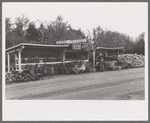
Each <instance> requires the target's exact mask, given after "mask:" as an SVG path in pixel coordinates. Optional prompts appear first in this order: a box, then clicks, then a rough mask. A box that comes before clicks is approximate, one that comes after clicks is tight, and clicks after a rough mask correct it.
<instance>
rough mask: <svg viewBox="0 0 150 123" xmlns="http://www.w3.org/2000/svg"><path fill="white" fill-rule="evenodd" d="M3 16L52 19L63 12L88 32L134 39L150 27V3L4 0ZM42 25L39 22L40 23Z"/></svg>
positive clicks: (48, 20) (42, 19) (69, 20)
mask: <svg viewBox="0 0 150 123" xmlns="http://www.w3.org/2000/svg"><path fill="white" fill-rule="evenodd" d="M2 7H3V10H2V11H3V12H2V13H3V17H4V18H5V17H10V18H11V22H14V20H15V18H16V17H20V16H21V15H23V14H24V15H26V16H27V17H28V18H29V19H30V21H37V20H38V19H39V20H40V21H41V22H45V21H46V22H50V21H54V20H56V18H57V16H58V15H62V17H63V18H64V21H68V24H71V26H72V28H74V29H79V28H80V29H81V30H82V31H83V32H84V33H85V34H86V35H87V34H88V30H89V31H90V32H91V34H92V30H93V28H97V27H98V26H100V27H101V28H102V29H103V30H111V31H117V32H120V33H123V34H126V35H129V36H130V37H132V38H133V39H135V38H136V37H138V36H139V35H140V34H141V33H142V32H145V31H147V28H148V4H147V3H146V2H145V3H144V2H139V3H138V2H137V3H136V2H134V3H132V2H129V3H128V2H125V3H123V2H120V3H119V2H113V3H111V2H107V3H106V2H84V3H83V2H75V3H73V2H69V3H68V2H64V3H63V2H59V3H58V2H54V3H52V2H44V3H36V2H26V3H25V2H23V3H20V2H19V3H17V2H13V3H10V2H9V3H7V2H5V3H3V4H2ZM37 27H38V25H37Z"/></svg>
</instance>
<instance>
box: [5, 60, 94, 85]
mask: <svg viewBox="0 0 150 123" xmlns="http://www.w3.org/2000/svg"><path fill="white" fill-rule="evenodd" d="M82 64H85V67H86V70H85V71H84V72H86V73H88V72H92V69H91V68H92V65H91V64H90V63H85V62H84V63H83V62H81V61H80V62H71V63H66V64H65V65H64V64H62V63H61V64H44V65H41V66H40V65H39V64H36V65H28V64H27V65H26V66H25V68H24V69H23V71H22V72H21V73H18V72H17V73H10V74H6V77H5V78H6V83H8V82H9V83H10V82H25V81H34V80H39V79H40V77H42V76H51V75H60V74H79V73H81V70H80V67H81V65H82Z"/></svg>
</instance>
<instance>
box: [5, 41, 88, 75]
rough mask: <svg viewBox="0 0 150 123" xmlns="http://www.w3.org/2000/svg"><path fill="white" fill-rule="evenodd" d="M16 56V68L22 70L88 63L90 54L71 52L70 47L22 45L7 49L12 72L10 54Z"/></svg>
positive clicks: (78, 51) (77, 51)
mask: <svg viewBox="0 0 150 123" xmlns="http://www.w3.org/2000/svg"><path fill="white" fill-rule="evenodd" d="M12 53H14V54H15V59H14V60H15V62H14V64H15V67H16V68H17V70H18V71H19V70H22V69H23V68H24V67H25V66H26V65H27V64H28V65H35V64H37V63H38V64H39V65H42V64H44V63H46V64H58V63H63V64H65V63H68V62H73V61H79V60H84V61H88V59H89V53H88V51H83V50H71V48H70V45H45V44H27V43H21V44H18V45H16V46H13V47H10V48H8V49H6V54H7V68H8V73H9V72H10V54H12Z"/></svg>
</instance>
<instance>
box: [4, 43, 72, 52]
mask: <svg viewBox="0 0 150 123" xmlns="http://www.w3.org/2000/svg"><path fill="white" fill-rule="evenodd" d="M21 46H29V47H37V48H38V47H39V48H67V47H69V45H46V44H29V43H21V44H18V45H15V46H12V47H10V48H8V49H6V51H9V50H12V49H15V48H18V47H21Z"/></svg>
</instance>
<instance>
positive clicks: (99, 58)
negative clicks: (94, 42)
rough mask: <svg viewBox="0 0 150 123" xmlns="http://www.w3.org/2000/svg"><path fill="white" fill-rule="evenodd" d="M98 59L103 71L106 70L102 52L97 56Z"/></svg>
mask: <svg viewBox="0 0 150 123" xmlns="http://www.w3.org/2000/svg"><path fill="white" fill-rule="evenodd" d="M97 59H98V60H99V69H100V71H101V72H104V71H105V67H104V59H103V54H102V53H100V54H99V55H98V57H97Z"/></svg>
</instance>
